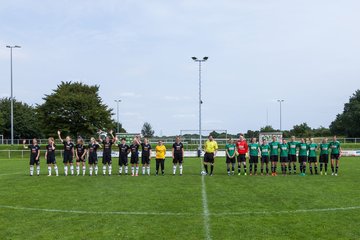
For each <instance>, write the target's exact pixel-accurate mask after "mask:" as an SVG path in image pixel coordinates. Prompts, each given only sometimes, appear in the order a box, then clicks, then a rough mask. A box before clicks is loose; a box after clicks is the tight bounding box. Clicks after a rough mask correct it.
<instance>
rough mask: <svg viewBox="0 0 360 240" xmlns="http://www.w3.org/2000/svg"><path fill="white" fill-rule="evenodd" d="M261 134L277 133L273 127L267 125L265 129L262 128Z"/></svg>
mask: <svg viewBox="0 0 360 240" xmlns="http://www.w3.org/2000/svg"><path fill="white" fill-rule="evenodd" d="M260 132H276V130H275V129H274V128H273V127H272V126H270V125H267V126H265V127H262V128H260Z"/></svg>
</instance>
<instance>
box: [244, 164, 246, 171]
mask: <svg viewBox="0 0 360 240" xmlns="http://www.w3.org/2000/svg"><path fill="white" fill-rule="evenodd" d="M244 173H246V164H245V163H244Z"/></svg>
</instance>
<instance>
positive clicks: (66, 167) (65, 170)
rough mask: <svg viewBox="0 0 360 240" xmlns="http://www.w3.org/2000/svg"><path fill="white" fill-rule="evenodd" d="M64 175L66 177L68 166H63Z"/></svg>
mask: <svg viewBox="0 0 360 240" xmlns="http://www.w3.org/2000/svg"><path fill="white" fill-rule="evenodd" d="M64 173H65V176H67V175H68V166H65V167H64Z"/></svg>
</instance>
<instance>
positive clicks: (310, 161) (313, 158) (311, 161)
mask: <svg viewBox="0 0 360 240" xmlns="http://www.w3.org/2000/svg"><path fill="white" fill-rule="evenodd" d="M308 162H309V163H315V162H317V159H316V157H308Z"/></svg>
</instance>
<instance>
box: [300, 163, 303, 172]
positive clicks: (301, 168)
mask: <svg viewBox="0 0 360 240" xmlns="http://www.w3.org/2000/svg"><path fill="white" fill-rule="evenodd" d="M300 172H301V173H302V172H303V165H300Z"/></svg>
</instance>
